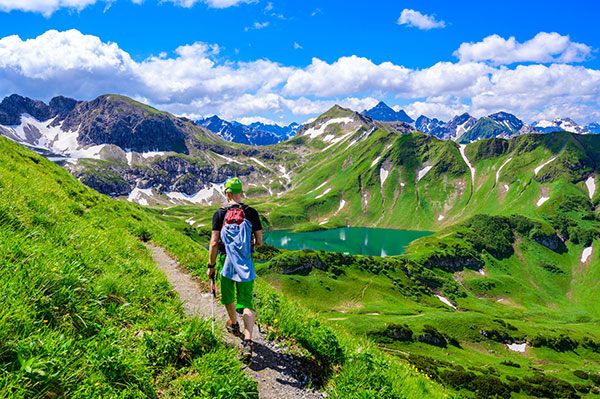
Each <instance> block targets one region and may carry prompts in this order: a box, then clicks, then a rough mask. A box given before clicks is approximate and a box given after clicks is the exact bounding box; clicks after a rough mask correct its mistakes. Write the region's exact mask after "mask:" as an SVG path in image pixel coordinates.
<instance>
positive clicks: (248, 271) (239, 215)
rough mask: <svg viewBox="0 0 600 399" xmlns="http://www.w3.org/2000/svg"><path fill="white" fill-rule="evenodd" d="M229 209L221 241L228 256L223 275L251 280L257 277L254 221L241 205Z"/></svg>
mask: <svg viewBox="0 0 600 399" xmlns="http://www.w3.org/2000/svg"><path fill="white" fill-rule="evenodd" d="M226 209H227V213H226V214H225V219H224V221H223V227H222V228H221V242H222V243H223V245H224V246H225V249H226V253H227V256H226V257H225V262H224V264H223V269H222V270H221V275H222V276H224V277H227V278H229V279H231V280H233V281H238V282H241V281H251V280H254V279H255V278H256V274H255V272H254V265H253V263H252V223H251V222H250V221H249V220H248V219H247V218H246V215H245V213H244V209H243V208H242V206H241V205H232V206H230V207H228V208H226Z"/></svg>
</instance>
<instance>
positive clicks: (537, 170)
mask: <svg viewBox="0 0 600 399" xmlns="http://www.w3.org/2000/svg"><path fill="white" fill-rule="evenodd" d="M556 158H558V155H555V156H553V157H552V158H550V159H549V160H547V161H546V162H544V163H543V164H541V165H540V166H538V167H537V168H535V169H534V170H533V173H535V175H536V176H537V174H538V173H539V172H540V170H542V168H543V167H544V166H546V165H548V164H549V163H550V162H552V161H554V160H555V159H556Z"/></svg>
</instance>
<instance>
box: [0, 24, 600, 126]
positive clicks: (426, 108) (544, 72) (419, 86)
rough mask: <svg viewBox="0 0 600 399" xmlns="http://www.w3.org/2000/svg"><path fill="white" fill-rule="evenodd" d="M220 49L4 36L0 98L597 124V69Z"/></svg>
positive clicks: (290, 114)
mask: <svg viewBox="0 0 600 399" xmlns="http://www.w3.org/2000/svg"><path fill="white" fill-rule="evenodd" d="M165 50H169V49H165ZM220 50H221V49H220V48H219V46H218V45H211V44H207V43H202V42H197V43H192V44H188V45H183V46H180V47H178V48H177V49H175V51H174V52H171V51H168V52H167V51H163V52H160V53H159V55H158V56H150V57H148V58H146V59H144V60H142V61H136V60H133V59H132V58H131V56H130V55H129V54H128V53H127V52H126V51H124V50H122V49H121V48H120V47H119V46H118V45H117V44H116V43H111V42H103V41H102V40H100V38H98V37H96V36H91V35H84V34H82V33H81V32H79V31H77V30H69V31H66V32H57V31H55V30H50V31H47V32H46V33H44V34H42V35H40V36H38V37H36V38H33V39H27V40H22V39H21V38H20V37H18V36H7V37H4V38H2V39H0V95H8V94H11V93H20V94H23V95H27V96H29V97H32V98H38V99H45V100H48V99H49V98H51V97H52V96H54V95H58V94H62V95H67V96H71V97H75V98H79V99H91V98H94V97H96V96H97V95H100V94H104V93H111V92H112V93H121V94H124V95H128V96H130V97H133V98H136V99H140V100H142V101H143V102H145V103H149V104H151V105H154V106H156V107H158V108H160V109H164V110H166V111H169V112H172V113H176V114H187V115H200V114H202V115H212V114H219V115H221V116H222V117H224V118H229V119H231V118H243V117H246V116H249V115H252V116H259V117H268V118H271V119H273V118H275V119H277V118H279V117H280V116H284V118H287V120H290V119H296V120H298V119H299V116H314V115H315V114H319V113H321V112H323V111H325V110H327V109H328V108H330V107H331V106H333V105H334V104H336V103H338V104H340V105H342V106H344V107H349V108H352V109H354V110H356V111H362V110H363V109H365V108H371V107H372V106H373V105H375V104H376V103H377V98H389V97H396V98H402V99H403V101H402V103H407V102H408V104H407V105H404V106H403V108H404V109H405V110H406V111H407V112H408V113H409V115H411V116H412V117H418V116H419V115H420V114H425V115H427V116H429V117H437V118H441V119H444V120H448V119H449V118H451V117H452V116H453V115H454V114H458V113H462V112H470V113H472V114H474V115H477V116H481V115H485V114H489V113H492V112H497V111H499V110H505V111H508V112H512V113H514V114H515V115H517V116H518V117H520V118H522V119H525V120H530V121H531V120H534V119H535V118H537V117H538V116H540V115H543V116H544V118H550V117H554V116H566V115H570V116H572V117H573V118H576V120H578V121H580V123H588V122H591V121H594V120H596V121H597V120H600V115H599V110H600V71H599V70H596V69H590V68H585V67H583V66H575V65H570V64H563V63H553V64H550V65H541V64H531V65H517V66H515V67H508V66H494V65H490V64H489V63H487V62H474V61H471V62H468V61H463V62H457V63H451V62H439V63H436V64H434V65H432V66H430V67H428V68H423V69H411V68H406V67H404V66H402V65H397V64H393V63H391V62H383V63H380V64H376V63H374V62H372V61H371V60H369V59H367V58H364V57H358V56H350V57H341V58H339V59H338V60H336V61H334V62H332V63H327V62H325V61H322V60H319V59H316V58H315V59H313V60H312V62H311V63H310V64H309V65H307V66H305V67H290V66H285V65H281V64H279V63H276V62H272V61H270V60H266V59H262V60H257V61H251V62H233V61H230V60H227V59H226V58H223V57H222V55H221V54H220ZM561 110H563V111H561Z"/></svg>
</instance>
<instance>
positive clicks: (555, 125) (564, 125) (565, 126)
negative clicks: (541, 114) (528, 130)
mask: <svg viewBox="0 0 600 399" xmlns="http://www.w3.org/2000/svg"><path fill="white" fill-rule="evenodd" d="M532 126H533V127H535V128H536V129H537V130H538V131H540V132H542V133H552V132H561V131H564V132H571V133H578V134H586V133H589V132H590V131H589V130H588V128H587V126H586V127H584V126H580V125H578V124H577V123H575V122H574V121H573V120H572V119H570V118H556V119H553V120H551V121H545V120H542V121H537V122H534V123H533V124H532ZM592 128H593V124H592Z"/></svg>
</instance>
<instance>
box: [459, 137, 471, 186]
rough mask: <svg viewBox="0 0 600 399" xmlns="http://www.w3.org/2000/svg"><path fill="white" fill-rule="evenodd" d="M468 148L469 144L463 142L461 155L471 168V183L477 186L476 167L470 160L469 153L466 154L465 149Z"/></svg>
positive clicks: (460, 150) (460, 149)
mask: <svg viewBox="0 0 600 399" xmlns="http://www.w3.org/2000/svg"><path fill="white" fill-rule="evenodd" d="M466 149H467V145H466V144H461V145H460V146H459V152H460V156H461V157H462V159H463V160H464V161H465V163H466V164H467V166H468V167H469V169H470V170H471V184H472V185H473V186H475V167H473V165H472V164H471V162H470V161H469V158H467V155H466V154H465V150H466Z"/></svg>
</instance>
